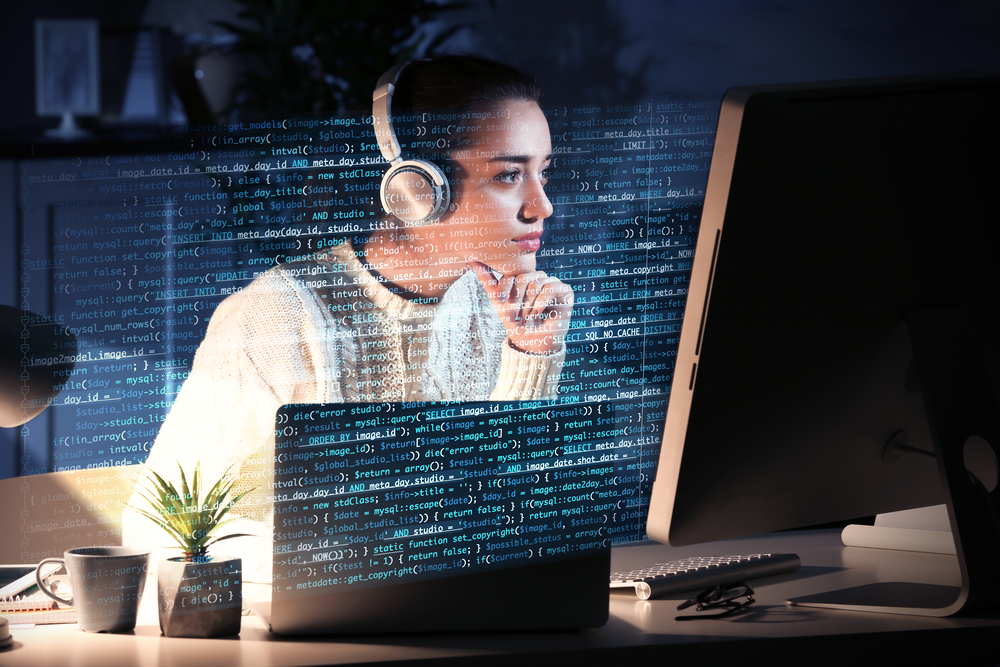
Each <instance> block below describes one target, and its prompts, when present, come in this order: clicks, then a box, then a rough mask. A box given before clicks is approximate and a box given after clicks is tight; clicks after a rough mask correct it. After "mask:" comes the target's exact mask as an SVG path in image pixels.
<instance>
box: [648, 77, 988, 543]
mask: <svg viewBox="0 0 1000 667" xmlns="http://www.w3.org/2000/svg"><path fill="white" fill-rule="evenodd" d="M998 84H1000V81H998V79H997V78H996V77H991V76H979V77H977V76H954V77H937V78H930V79H927V78H923V79H907V80H894V81H878V80H876V81H858V82H834V83H827V84H801V85H790V86H773V87H759V88H745V89H733V90H731V91H729V93H727V96H726V98H725V99H724V101H723V106H722V112H721V117H720V121H719V132H718V134H717V141H716V153H715V155H714V157H713V162H712V172H711V176H710V180H709V184H708V192H707V195H706V201H705V212H704V216H703V220H702V226H701V229H700V232H699V254H698V256H697V258H696V259H695V265H694V269H693V272H692V277H691V281H692V282H691V289H690V292H689V294H688V296H689V300H688V304H687V310H686V313H685V322H686V323H687V326H686V327H685V329H684V331H683V332H682V334H681V341H680V347H679V350H678V359H677V373H676V376H675V382H674V385H673V391H672V393H671V402H670V406H669V408H668V413H667V418H666V424H665V428H664V436H663V443H662V446H661V449H660V465H659V468H658V476H657V478H656V481H655V483H654V488H653V494H652V504H651V513H650V517H649V520H648V523H647V530H648V533H649V535H651V536H652V537H653V538H654V539H657V540H660V541H664V542H670V543H671V544H692V543H698V542H706V541H711V540H716V539H722V538H727V537H734V536H740V535H748V534H756V533H761V532H766V531H773V530H779V529H785V528H794V527H801V526H810V525H816V524H822V523H826V522H833V521H839V520H846V519H852V518H855V517H864V516H869V515H872V514H875V513H878V512H888V511H893V510H901V509H907V508H913V507H921V506H927V505H935V504H941V503H944V502H946V500H947V501H948V502H949V504H952V500H953V499H954V498H955V497H956V494H957V493H960V491H959V490H957V489H958V486H962V485H963V484H964V485H966V486H967V482H968V480H965V481H964V482H963V479H962V478H964V477H967V475H966V474H965V467H964V464H963V463H962V457H963V448H965V449H968V447H969V445H967V442H968V439H970V438H980V439H984V440H985V441H987V442H991V443H992V445H993V447H994V448H996V447H997V446H998V445H1000V433H998V432H997V428H998V425H997V424H996V417H997V414H998V410H997V395H998V391H997V388H998V387H1000V344H998V341H1000V274H998V269H997V266H998V265H997V262H996V257H997V256H998V252H1000V225H998V224H997V221H998V218H997V215H996V211H995V207H994V204H993V201H992V199H993V195H992V192H993V191H994V189H995V184H996V183H997V181H998V177H1000V170H998V167H997V162H996V155H997V154H998V150H1000V133H998V130H997V127H996V123H995V118H996V117H997V113H998V111H1000V85H998ZM943 117H948V118H949V119H951V122H950V124H949V125H947V126H944V125H941V124H940V123H939V122H938V119H940V118H943ZM948 372H952V373H958V372H960V373H967V375H962V376H958V375H954V376H947V375H946V373H948ZM942 373H945V375H942ZM907 448H910V449H907ZM913 450H918V451H916V452H914V451H913ZM936 451H945V452H946V453H945V454H941V455H940V456H941V457H943V458H942V459H941V460H942V461H946V460H947V461H951V460H953V459H954V458H955V457H956V456H957V460H958V465H959V467H960V469H959V472H958V473H956V474H957V475H958V477H957V478H955V479H952V478H950V475H951V473H948V475H946V474H945V473H944V470H945V464H944V463H942V468H941V470H939V466H938V465H937V463H936V462H935V460H934V455H935V452H936ZM903 452H909V453H910V454H915V455H905V454H902V453H903ZM956 452H957V454H956ZM920 453H923V454H925V455H924V456H921V455H920ZM966 456H968V455H966ZM994 461H995V457H994ZM948 465H950V463H949V464H948ZM988 477H989V475H984V476H983V478H984V479H987V478H988ZM993 478H994V479H995V472H994V475H993ZM963 493H964V492H963ZM970 493H971V492H970ZM977 493H978V492H977ZM982 493H983V495H982V497H981V498H980V499H979V500H978V501H973V504H977V507H979V508H985V507H986V506H987V505H989V504H992V503H993V502H994V501H993V500H991V499H989V498H988V496H987V495H985V494H986V493H987V491H986V490H984V491H983V492H982ZM976 511H977V512H978V511H979V510H976ZM984 511H985V510H984ZM952 520H953V524H954V521H955V518H954V512H953V519H952ZM991 530H992V529H991ZM987 532H989V531H987ZM992 532H996V531H995V530H992ZM979 537H980V539H981V538H982V533H980V535H979ZM960 553H961V551H960Z"/></svg>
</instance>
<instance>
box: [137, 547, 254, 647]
mask: <svg viewBox="0 0 1000 667" xmlns="http://www.w3.org/2000/svg"><path fill="white" fill-rule="evenodd" d="M156 584H157V585H156V592H157V600H158V602H159V604H158V608H159V612H160V632H162V633H163V634H164V636H167V637H226V636H230V635H236V634H239V632H240V622H241V620H242V614H241V609H242V606H243V563H242V560H241V559H239V558H231V559H227V560H210V559H206V560H204V561H199V562H188V561H185V560H184V559H183V558H169V559H167V560H162V561H160V562H159V566H158V572H157V577H156Z"/></svg>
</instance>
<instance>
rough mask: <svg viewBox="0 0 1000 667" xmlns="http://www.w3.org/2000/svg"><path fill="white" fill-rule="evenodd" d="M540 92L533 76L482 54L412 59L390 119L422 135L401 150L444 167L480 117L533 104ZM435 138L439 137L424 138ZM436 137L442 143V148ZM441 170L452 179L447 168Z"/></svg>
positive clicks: (398, 87)
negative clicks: (508, 107)
mask: <svg viewBox="0 0 1000 667" xmlns="http://www.w3.org/2000/svg"><path fill="white" fill-rule="evenodd" d="M541 95H542V89H541V86H539V85H538V82H537V81H535V78H534V77H532V76H530V75H528V74H525V73H524V72H522V71H521V70H518V69H514V68H513V67H510V66H508V65H504V64H503V63H499V62H497V61H495V60H490V59H489V58H484V57H482V56H440V57H438V58H432V59H430V60H415V61H413V62H411V63H410V64H408V65H407V66H406V67H405V68H403V71H402V72H400V75H399V79H398V80H397V82H396V89H395V92H394V93H393V95H392V116H393V123H394V125H395V126H396V128H397V133H398V134H400V135H401V136H406V135H411V136H412V135H416V136H419V137H421V139H420V140H415V141H405V140H404V141H405V143H407V144H409V146H408V147H406V148H404V149H403V152H404V154H407V155H410V156H412V157H414V158H418V159H422V160H428V161H431V162H434V163H436V164H438V165H439V166H442V167H445V165H447V164H448V163H449V161H450V160H451V155H452V151H454V150H456V149H458V148H460V147H462V146H467V145H468V142H469V141H470V139H469V138H470V137H471V136H472V135H473V134H475V131H476V128H477V127H478V125H479V122H478V121H479V120H482V119H485V118H497V116H496V115H495V114H496V113H497V111H499V110H500V109H501V108H502V107H503V106H504V105H505V104H507V103H508V102H534V103H536V104H537V103H538V100H539V98H540V97H541ZM428 124H429V125H430V127H428ZM417 125H423V126H424V127H422V128H417V127H416V126H417ZM435 126H436V127H435ZM434 137H437V138H439V140H438V141H426V140H427V139H432V138H434ZM441 141H445V142H446V145H445V146H444V147H442V146H441ZM445 171H446V173H448V174H449V176H448V177H449V178H451V175H450V171H451V170H450V169H448V168H445ZM452 185H453V186H454V184H452Z"/></svg>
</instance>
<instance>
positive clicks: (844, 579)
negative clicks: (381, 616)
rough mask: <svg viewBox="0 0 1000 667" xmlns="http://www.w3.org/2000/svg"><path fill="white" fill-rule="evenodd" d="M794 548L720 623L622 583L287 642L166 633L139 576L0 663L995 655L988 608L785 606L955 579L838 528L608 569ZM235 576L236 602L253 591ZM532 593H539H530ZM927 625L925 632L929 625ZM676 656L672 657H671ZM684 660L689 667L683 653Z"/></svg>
mask: <svg viewBox="0 0 1000 667" xmlns="http://www.w3.org/2000/svg"><path fill="white" fill-rule="evenodd" d="M760 552H780V553H788V552H791V553H797V554H799V555H800V556H801V558H802V567H801V568H800V569H799V570H798V571H797V572H794V573H789V574H784V575H779V576H776V577H769V578H767V579H762V580H759V582H757V581H755V582H754V588H755V589H756V592H757V595H756V598H757V603H756V605H754V611H753V612H752V613H750V614H746V615H743V616H739V617H737V618H735V619H731V620H726V621H691V622H685V623H678V622H677V621H675V620H674V617H675V616H676V613H677V612H676V606H677V604H678V603H677V600H676V598H680V599H683V598H685V597H687V596H675V598H670V599H660V600H650V601H642V600H639V599H637V598H636V597H635V596H634V594H631V593H620V594H619V593H615V594H612V595H611V602H610V610H611V616H610V619H609V620H608V623H607V625H606V626H604V627H603V628H598V629H595V630H584V631H578V632H555V633H543V632H539V633H518V634H465V635H443V634H442V635H407V636H390V637H348V638H340V639H308V640H290V639H286V638H278V637H275V636H273V635H271V634H270V633H269V632H268V631H267V629H266V628H265V626H264V624H263V623H262V622H261V620H260V619H259V618H257V617H244V619H243V629H242V632H241V633H240V636H239V638H238V639H236V638H230V639H178V638H165V637H161V636H160V631H159V627H158V625H157V620H156V604H155V594H154V595H149V594H148V593H149V591H151V590H152V591H155V583H154V584H153V585H152V587H150V586H149V585H147V595H146V596H145V597H144V600H143V604H142V606H141V608H140V618H139V623H138V625H137V627H136V629H135V632H134V633H132V634H126V635H95V634H90V633H85V632H82V631H80V630H77V629H76V626H75V625H72V626H38V627H36V628H31V629H27V628H24V629H18V628H16V627H15V628H14V629H12V631H11V633H12V634H13V636H14V639H15V645H14V648H13V649H11V650H9V651H6V652H3V653H0V666H3V665H32V666H38V667H46V666H49V665H52V666H55V665H60V666H61V665H69V664H72V665H78V666H79V667H90V666H93V667H115V666H117V665H149V666H162V665H171V666H173V665H178V666H183V667H195V666H197V665H254V666H257V665H267V666H274V667H280V666H285V665H288V666H292V665H326V664H350V663H371V662H383V661H387V662H395V661H403V660H413V659H443V660H445V661H447V662H449V663H450V662H454V663H456V664H457V663H462V662H468V663H470V664H472V663H474V664H477V665H482V664H507V663H512V662H515V661H516V662H517V664H518V665H519V667H522V666H524V665H528V664H535V663H538V664H544V663H547V664H552V661H553V660H554V659H556V656H554V655H553V653H557V654H559V656H558V660H559V662H560V663H567V662H570V661H575V662H577V663H579V664H594V663H595V662H597V661H600V662H601V663H602V664H608V665H612V664H625V663H626V662H631V661H633V660H642V659H649V658H652V657H654V656H655V657H657V658H659V659H664V658H667V659H671V660H696V661H697V662H698V664H714V663H716V662H719V661H722V660H726V661H729V660H736V661H737V662H736V664H739V665H741V667H742V666H743V665H748V664H751V665H752V664H767V665H782V664H789V665H791V664H795V665H800V664H802V659H803V655H804V653H808V654H812V655H822V656H824V662H830V661H831V660H850V661H851V662H852V663H854V664H867V663H871V664H879V665H889V664H930V663H948V662H961V663H962V664H995V662H996V661H997V660H1000V614H981V615H976V616H966V617H963V618H951V619H933V618H920V617H911V616H893V615H882V614H871V613H862V612H846V611H828V610H821V609H804V608H791V607H788V606H786V605H785V603H784V601H785V599H786V598H788V597H795V596H799V595H808V594H811V593H819V592H823V591H827V590H831V589H835V588H842V587H846V586H854V585H860V584H865V583H871V582H875V581H899V580H902V581H921V582H926V583H937V584H947V585H957V584H958V579H959V574H958V565H957V561H956V559H955V557H954V556H943V555H933V554H918V553H906V552H889V551H881V550H874V549H863V548H857V547H844V546H842V544H841V542H840V533H839V531H808V532H792V533H777V534H773V535H767V536H763V537H755V538H744V539H737V540H727V541H723V542H716V543H712V544H708V545H704V544H703V545H697V546H692V547H680V548H672V547H668V546H665V545H660V544H645V545H639V546H630V547H622V548H617V549H615V550H614V551H613V554H612V567H613V568H614V569H616V570H622V569H630V568H633V567H642V566H646V565H650V564H652V563H656V562H662V561H665V560H675V559H678V558H685V557H688V556H693V555H707V554H726V553H729V554H734V553H760ZM266 591H267V588H266V587H264V586H255V585H247V588H246V589H245V590H244V595H245V597H247V598H248V599H255V596H258V597H257V598H256V599H261V598H260V597H259V596H262V595H266ZM542 594H544V593H543V592H541V591H540V592H539V595H542ZM928 631H931V632H928ZM674 664H679V663H676V662H675V663H674ZM690 664H694V663H690Z"/></svg>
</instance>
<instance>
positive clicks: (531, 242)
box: [513, 232, 542, 252]
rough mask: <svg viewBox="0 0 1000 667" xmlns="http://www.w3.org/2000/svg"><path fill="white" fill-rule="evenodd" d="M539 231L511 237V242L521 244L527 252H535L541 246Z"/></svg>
mask: <svg viewBox="0 0 1000 667" xmlns="http://www.w3.org/2000/svg"><path fill="white" fill-rule="evenodd" d="M541 235H542V234H541V232H539V233H537V234H525V235H524V236H521V237H519V238H516V239H513V242H514V243H516V244H517V245H519V246H521V247H522V248H524V249H525V250H527V251H528V252H535V251H536V250H538V249H539V248H541V247H542V241H541V238H540V237H541Z"/></svg>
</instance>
